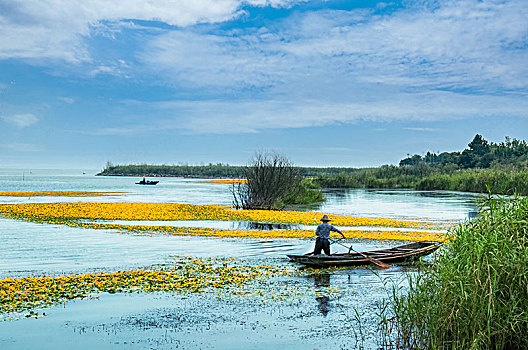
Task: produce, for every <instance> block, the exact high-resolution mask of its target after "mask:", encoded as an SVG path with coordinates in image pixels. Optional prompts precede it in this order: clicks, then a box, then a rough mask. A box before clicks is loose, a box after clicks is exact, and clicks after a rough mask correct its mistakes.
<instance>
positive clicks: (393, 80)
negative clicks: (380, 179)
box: [0, 0, 528, 169]
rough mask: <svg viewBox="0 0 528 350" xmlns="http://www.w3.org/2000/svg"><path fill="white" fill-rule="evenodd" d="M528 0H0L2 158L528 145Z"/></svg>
mask: <svg viewBox="0 0 528 350" xmlns="http://www.w3.org/2000/svg"><path fill="white" fill-rule="evenodd" d="M526 18H528V2H526V1H525V0H511V1H498V0H482V1H476V0H457V1H449V0H442V1H434V0H417V1H413V0H405V1H395V2H388V1H385V2H382V1H354V0H349V1H301V0H292V1H289V0H249V1H237V0H214V1H213V0H179V1H170V0H165V1H162V0H156V1H154V0H127V1H107V0H85V1H71V0H17V1H12V0H0V167H13V168H15V167H16V168H28V169H30V168H63V167H67V168H87V169H88V168H89V169H100V168H102V167H103V166H104V164H105V163H106V161H107V160H110V161H112V162H113V163H119V164H122V163H152V164H179V163H189V164H201V163H209V162H212V163H217V162H223V163H229V164H245V163H246V162H247V161H248V159H249V158H251V156H252V155H253V154H254V152H255V151H256V150H276V151H278V152H280V153H282V154H284V155H286V156H288V157H289V158H290V159H291V160H292V161H293V162H294V163H296V164H298V165H315V166H352V167H361V166H377V165H381V164H397V163H398V161H399V160H400V159H402V158H404V157H405V156H406V155H407V154H408V153H411V154H414V153H419V154H422V153H424V152H427V151H453V150H461V149H463V148H464V147H466V146H467V143H468V142H469V141H471V139H472V138H473V136H474V135H475V134H476V133H481V134H483V135H484V137H485V138H486V139H488V140H491V141H495V142H499V141H502V140H503V139H504V137H505V136H510V137H516V138H520V139H527V138H528V137H527V132H526V131H527V130H528V99H527V95H528V21H527V20H526Z"/></svg>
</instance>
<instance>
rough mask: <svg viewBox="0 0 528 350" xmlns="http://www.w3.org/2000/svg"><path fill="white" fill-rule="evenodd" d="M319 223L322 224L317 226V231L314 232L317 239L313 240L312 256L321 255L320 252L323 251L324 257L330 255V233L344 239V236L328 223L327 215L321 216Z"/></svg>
mask: <svg viewBox="0 0 528 350" xmlns="http://www.w3.org/2000/svg"><path fill="white" fill-rule="evenodd" d="M321 221H322V222H323V223H322V224H319V225H318V226H317V229H316V230H315V235H316V236H317V239H316V240H315V249H314V251H313V254H314V255H318V254H321V250H323V251H324V252H325V254H326V255H330V241H329V240H328V239H329V238H330V232H331V231H334V232H337V233H339V234H340V235H341V236H343V238H345V235H344V234H343V233H342V232H341V231H339V230H338V229H336V228H335V227H334V226H332V225H330V224H329V223H328V222H329V221H330V219H329V218H328V215H323V217H322V218H321Z"/></svg>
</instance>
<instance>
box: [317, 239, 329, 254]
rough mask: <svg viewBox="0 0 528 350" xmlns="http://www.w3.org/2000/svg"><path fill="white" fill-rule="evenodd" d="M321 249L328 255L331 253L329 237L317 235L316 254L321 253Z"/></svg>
mask: <svg viewBox="0 0 528 350" xmlns="http://www.w3.org/2000/svg"><path fill="white" fill-rule="evenodd" d="M321 249H322V250H324V252H325V254H326V255H330V242H329V241H328V239H326V238H320V237H317V239H316V240H315V249H314V252H313V253H314V255H317V254H321Z"/></svg>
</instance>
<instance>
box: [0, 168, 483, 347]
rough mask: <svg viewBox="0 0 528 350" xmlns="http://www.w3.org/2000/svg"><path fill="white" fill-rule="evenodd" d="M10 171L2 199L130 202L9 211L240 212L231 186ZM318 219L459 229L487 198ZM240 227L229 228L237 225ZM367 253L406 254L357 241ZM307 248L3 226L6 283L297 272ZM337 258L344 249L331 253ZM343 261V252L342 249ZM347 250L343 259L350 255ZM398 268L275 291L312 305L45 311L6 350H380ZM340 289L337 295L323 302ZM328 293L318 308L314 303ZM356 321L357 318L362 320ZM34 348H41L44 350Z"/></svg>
mask: <svg viewBox="0 0 528 350" xmlns="http://www.w3.org/2000/svg"><path fill="white" fill-rule="evenodd" d="M84 172H85V173H86V174H83V171H82V170H79V171H57V170H54V171H44V170H32V171H31V172H30V171H29V170H0V191H37V190H90V191H124V192H126V193H125V194H124V195H122V196H115V197H91V198H90V197H85V198H67V197H62V198H58V197H32V198H16V197H0V203H37V202H58V201H106V202H117V201H133V202H177V203H189V204H219V205H230V204H231V194H230V185H226V184H204V183H193V182H189V181H188V180H186V179H160V183H159V184H158V185H156V186H138V185H135V184H134V182H135V181H137V180H138V179H137V178H130V177H95V176H93V174H94V173H95V171H93V170H92V171H89V170H84ZM325 196H326V197H327V201H326V202H325V203H324V204H322V205H321V206H319V208H317V210H321V211H325V212H331V213H339V214H349V215H358V216H369V217H394V218H424V217H427V218H429V219H432V220H450V221H460V220H463V219H465V218H467V217H468V214H469V213H472V212H474V211H475V210H476V201H477V197H476V196H475V195H471V194H461V193H453V192H417V191H405V190H401V191H389V190H328V191H325ZM228 224H231V223H228ZM348 243H350V244H353V245H354V248H355V249H357V250H367V249H373V248H379V247H385V246H389V245H395V244H398V242H382V241H352V240H350V241H349V242H348ZM312 247H313V241H311V240H309V239H267V240H263V239H251V238H248V239H235V238H227V239H225V238H224V239H220V238H203V237H181V236H164V235H153V236H147V235H130V234H120V233H117V232H114V231H106V230H89V229H79V228H69V227H63V226H58V225H47V224H35V223H27V222H21V221H14V220H8V219H0V277H17V276H35V275H43V274H52V275H54V274H65V273H66V274H67V273H83V272H93V271H115V270H120V269H126V268H135V267H138V266H143V265H151V264H160V263H169V264H170V263H171V260H172V257H171V256H172V255H175V254H178V255H182V254H188V255H194V256H204V257H205V256H213V257H214V256H218V257H237V258H241V259H245V261H247V262H248V263H255V264H269V265H274V264H275V265H276V264H279V265H281V264H283V265H289V262H288V261H287V259H285V255H286V254H290V253H304V252H307V251H309V250H311V249H312ZM332 248H334V247H332ZM335 250H337V251H339V250H340V248H339V246H338V247H336V249H335ZM341 250H345V248H341ZM403 277H404V273H403V272H402V270H401V268H400V267H394V268H391V269H388V270H382V271H373V270H371V269H367V268H361V269H352V270H344V271H337V272H336V271H334V272H329V271H326V272H322V273H318V274H315V275H313V276H308V277H298V278H293V277H292V278H282V279H277V280H273V281H270V282H269V285H267V286H266V288H272V289H273V288H282V287H284V286H294V287H295V288H298V289H300V290H305V291H306V295H305V296H303V297H297V298H296V299H294V300H289V301H285V302H278V301H270V300H261V299H255V298H246V299H243V298H242V299H240V298H229V297H225V298H223V299H217V298H215V297H212V296H210V295H194V296H181V295H165V294H162V295H159V294H157V295H145V294H137V295H128V294H120V295H102V296H101V298H100V299H98V300H82V301H75V302H68V303H66V304H65V305H64V306H57V307H52V308H48V309H46V310H44V311H45V312H46V314H47V316H46V317H45V318H39V319H33V318H23V319H18V320H11V321H4V322H0V349H35V348H39V349H69V348H72V347H75V348H77V349H85V348H86V349H93V348H94V347H97V348H100V349H144V348H156V349H173V348H179V349H211V348H215V349H270V348H278V347H283V348H285V349H315V348H318V349H349V348H354V347H356V346H359V345H364V346H365V348H377V347H378V342H379V335H378V334H377V333H376V326H375V325H376V324H377V321H376V312H377V308H376V303H378V302H379V301H380V300H381V299H382V298H384V297H386V296H387V293H388V291H387V289H386V288H385V287H384V283H386V282H387V281H393V280H394V281H399V280H401V279H402V278H403ZM328 286H331V287H337V288H338V289H339V290H340V292H339V293H338V295H332V296H328V295H325V294H324V291H325V290H326V289H327V288H328ZM315 292H320V293H322V296H321V297H315V296H314V293H315ZM354 309H357V310H358V311H359V314H360V315H361V317H360V318H357V317H356V314H355V312H354V311H353V310H354ZM35 344H38V346H36V345H35Z"/></svg>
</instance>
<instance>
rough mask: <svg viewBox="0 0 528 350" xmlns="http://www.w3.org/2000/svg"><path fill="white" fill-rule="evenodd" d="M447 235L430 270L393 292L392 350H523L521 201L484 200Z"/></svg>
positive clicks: (527, 220) (526, 320)
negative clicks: (394, 335) (477, 211)
mask: <svg viewBox="0 0 528 350" xmlns="http://www.w3.org/2000/svg"><path fill="white" fill-rule="evenodd" d="M450 234H451V235H452V236H453V237H455V239H452V240H450V241H449V243H448V244H447V245H446V247H445V250H444V251H443V254H440V255H438V256H437V258H436V259H435V261H434V264H433V266H432V267H431V268H425V269H423V270H421V271H420V272H419V273H417V274H416V275H413V277H412V278H411V279H410V287H409V290H406V291H405V292H404V293H399V292H398V291H397V290H396V289H395V290H394V300H393V304H392V311H393V313H394V314H393V316H394V317H393V319H392V320H393V322H394V323H395V325H396V329H397V333H398V337H397V338H398V344H397V345H398V347H399V348H407V349H509V350H510V349H511V350H516V349H528V337H527V336H526V335H527V334H528V268H527V267H526V262H527V261H528V198H513V199H503V198H491V197H490V198H488V199H487V200H486V202H485V203H484V204H483V206H482V209H481V215H480V217H479V218H478V219H476V220H475V221H471V222H467V223H465V224H462V225H460V226H458V227H457V228H456V229H454V230H452V231H451V233H450ZM386 319H387V318H385V320H386Z"/></svg>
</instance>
